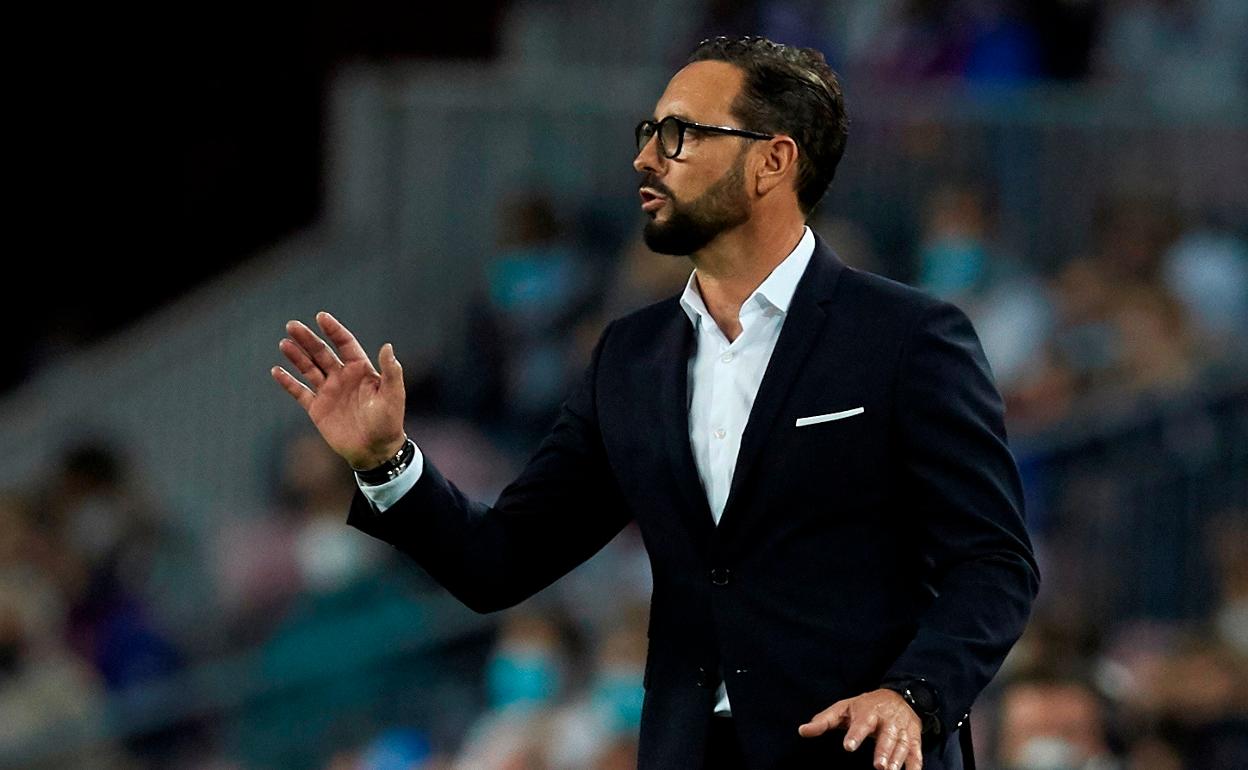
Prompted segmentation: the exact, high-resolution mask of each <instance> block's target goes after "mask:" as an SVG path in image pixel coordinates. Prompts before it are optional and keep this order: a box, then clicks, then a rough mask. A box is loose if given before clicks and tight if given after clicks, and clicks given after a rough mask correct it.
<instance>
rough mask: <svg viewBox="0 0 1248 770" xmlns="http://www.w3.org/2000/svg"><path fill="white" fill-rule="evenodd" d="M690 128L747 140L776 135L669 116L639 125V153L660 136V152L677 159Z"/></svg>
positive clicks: (642, 122)
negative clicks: (654, 138)
mask: <svg viewBox="0 0 1248 770" xmlns="http://www.w3.org/2000/svg"><path fill="white" fill-rule="evenodd" d="M690 128H692V129H695V130H697V131H705V132H706V133H708V134H731V135H732V136H744V137H745V138H747V139H774V138H775V134H760V133H758V132H757V131H746V130H745V129H743V128H729V127H728V126H708V125H707V124H705V123H694V122H692V121H689V120H681V119H680V118H678V117H676V116H675V115H668V116H667V117H666V118H663V119H662V120H660V121H658V122H655V121H653V120H643V121H641V122H640V123H638V124H637V129H636V133H637V152H641V150H642V148H643V147H645V146H646V145H647V144H648V143H649V142H650V137H652V136H654V135H655V134H658V135H659V152H661V153H662V154H663V156H664V157H666V158H675V157H676V156H677V155H679V154H680V150H681V148H682V147H684V145H685V131H686V130H687V129H690Z"/></svg>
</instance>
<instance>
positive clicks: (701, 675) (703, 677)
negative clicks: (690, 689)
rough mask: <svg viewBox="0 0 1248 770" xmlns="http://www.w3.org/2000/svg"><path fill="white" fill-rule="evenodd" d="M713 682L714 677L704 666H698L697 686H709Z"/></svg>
mask: <svg viewBox="0 0 1248 770" xmlns="http://www.w3.org/2000/svg"><path fill="white" fill-rule="evenodd" d="M713 684H715V677H714V675H712V674H711V672H710V671H709V670H708V669H707V668H706V667H705V666H698V687H710V686H711V685H713Z"/></svg>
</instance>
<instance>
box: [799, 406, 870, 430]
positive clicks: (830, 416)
mask: <svg viewBox="0 0 1248 770" xmlns="http://www.w3.org/2000/svg"><path fill="white" fill-rule="evenodd" d="M865 411H866V409H864V408H863V407H861V406H860V407H858V408H857V409H846V410H845V411H843V412H828V413H827V414H815V415H811V416H810V417H798V418H797V427H799V428H800V427H802V426H803V425H814V424H816V423H820V422H828V421H829V420H843V419H845V418H846V417H853V416H854V415H856V414H862V413H863V412H865Z"/></svg>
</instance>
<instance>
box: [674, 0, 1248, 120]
mask: <svg viewBox="0 0 1248 770" xmlns="http://www.w3.org/2000/svg"><path fill="white" fill-rule="evenodd" d="M698 34H700V35H701V36H702V37H709V36H711V35H720V34H739V35H740V34H753V35H762V36H763V37H768V38H771V39H772V40H783V41H785V42H788V43H792V44H797V45H804V46H810V47H814V48H817V49H819V50H820V51H823V52H824V53H825V55H826V56H827V58H828V63H829V64H831V65H832V68H833V69H834V70H836V71H837V72H838V73H840V74H841V75H842V77H844V78H846V79H847V80H848V81H849V82H858V83H868V82H872V81H882V82H888V83H910V84H913V83H922V82H930V81H934V80H949V81H961V82H964V83H966V84H968V85H971V86H989V87H1011V86H1026V85H1033V84H1037V83H1042V82H1052V81H1066V82H1083V83H1090V84H1117V85H1126V86H1129V88H1130V91H1131V92H1132V93H1136V94H1139V95H1142V96H1144V97H1145V98H1147V99H1150V100H1152V101H1153V102H1154V103H1155V104H1156V105H1158V106H1160V107H1164V108H1166V109H1172V110H1174V111H1175V112H1176V113H1179V114H1182V113H1190V112H1191V111H1193V110H1195V111H1203V110H1206V109H1210V108H1215V109H1216V108H1221V107H1226V106H1228V105H1234V104H1236V103H1237V100H1242V99H1243V96H1244V94H1245V92H1246V90H1248V47H1245V46H1244V44H1243V41H1244V40H1245V38H1246V37H1248V7H1246V6H1245V5H1244V4H1243V3H1241V2H1238V0H1099V1H1098V0H1029V1H1028V2H1023V0H838V2H831V3H829V2H818V0H747V1H746V2H739V1H737V0H732V1H731V2H729V1H727V0H712V2H710V3H709V4H708V8H707V12H706V15H705V18H704V20H703V22H702V23H701V24H700V25H699V28H698ZM699 39H700V38H699ZM674 56H676V57H677V58H678V57H679V54H678V53H674ZM672 63H673V64H676V63H677V62H676V61H673V62H672Z"/></svg>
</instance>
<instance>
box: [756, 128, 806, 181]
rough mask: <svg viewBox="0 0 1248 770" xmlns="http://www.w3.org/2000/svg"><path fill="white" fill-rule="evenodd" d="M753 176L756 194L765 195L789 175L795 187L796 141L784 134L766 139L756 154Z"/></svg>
mask: <svg viewBox="0 0 1248 770" xmlns="http://www.w3.org/2000/svg"><path fill="white" fill-rule="evenodd" d="M757 157H758V158H759V161H758V162H757V164H756V166H755V171H754V178H755V180H756V182H755V184H756V189H757V191H758V194H759V195H760V196H761V195H766V194H767V193H769V192H771V191H772V190H773V189H775V188H776V187H778V186H780V184H781V183H782V182H784V180H785V179H787V178H788V177H789V176H790V175H792V177H793V182H792V187H793V189H797V157H798V149H797V142H795V141H793V138H792V137H790V136H786V135H784V134H779V135H777V136H775V137H773V138H772V139H768V140H767V141H766V144H765V145H764V146H763V152H762V153H760V154H759V155H758V156H757Z"/></svg>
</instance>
